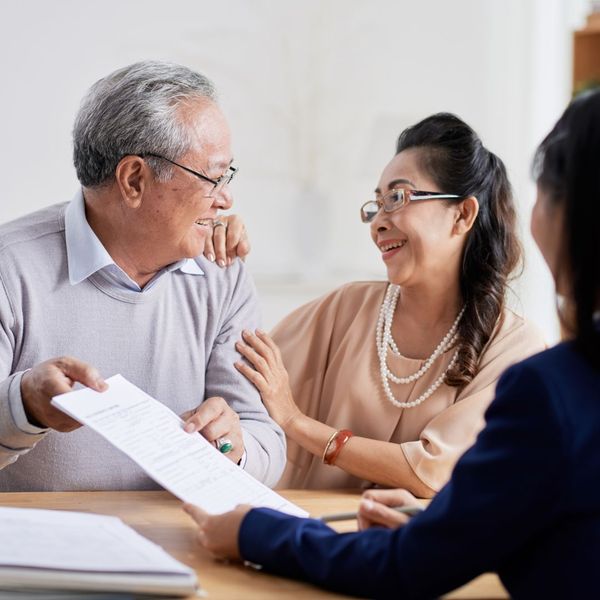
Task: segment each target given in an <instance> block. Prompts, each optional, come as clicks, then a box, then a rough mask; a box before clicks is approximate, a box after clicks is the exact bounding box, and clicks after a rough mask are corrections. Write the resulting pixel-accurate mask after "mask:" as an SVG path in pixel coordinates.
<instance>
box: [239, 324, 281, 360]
mask: <svg viewBox="0 0 600 600" xmlns="http://www.w3.org/2000/svg"><path fill="white" fill-rule="evenodd" d="M242 338H243V339H244V342H246V344H248V345H249V346H250V347H251V348H252V349H253V350H255V351H256V352H257V353H258V354H259V355H260V356H262V357H263V358H264V359H265V360H266V361H267V362H268V363H269V365H272V363H273V362H274V360H273V359H274V358H275V357H274V355H273V350H272V348H271V346H270V345H269V344H268V343H267V342H266V341H263V339H262V338H261V337H259V336H258V334H255V333H252V332H251V331H249V330H247V329H244V331H242Z"/></svg>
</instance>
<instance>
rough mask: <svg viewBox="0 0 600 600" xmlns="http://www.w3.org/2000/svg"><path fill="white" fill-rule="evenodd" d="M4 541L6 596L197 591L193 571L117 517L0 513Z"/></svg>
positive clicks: (0, 552) (0, 573)
mask: <svg viewBox="0 0 600 600" xmlns="http://www.w3.org/2000/svg"><path fill="white" fill-rule="evenodd" d="M0 539H1V543H0V589H3V590H13V591H15V590H17V589H18V590H23V589H29V590H103V591H122V592H134V591H135V592H140V593H155V594H157V593H163V594H176V595H180V596H181V595H189V594H192V593H194V591H195V590H196V583H197V582H196V573H195V572H194V571H193V570H192V569H190V568H189V567H187V566H186V565H184V564H182V563H180V562H179V561H177V560H175V559H174V558H173V557H171V556H169V554H167V553H166V552H165V551H164V550H163V549H162V548H161V547H160V546H158V545H156V544H154V543H153V542H151V541H149V540H147V539H146V538H144V537H143V536H141V535H140V534H139V533H137V532H136V531H134V530H133V529H131V528H130V527H128V526H127V525H125V524H124V523H123V522H122V521H121V520H120V519H118V518H117V517H111V516H104V515H95V514H86V513H78V512H69V511H59V510H37V509H28V508H11V507H0ZM6 593H7V594H8V595H9V596H10V592H9V591H7V592H6ZM79 597H82V595H81V594H80V595H79Z"/></svg>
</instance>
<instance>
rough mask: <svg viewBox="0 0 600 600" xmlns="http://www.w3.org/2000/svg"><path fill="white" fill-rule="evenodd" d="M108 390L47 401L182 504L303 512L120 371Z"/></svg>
mask: <svg viewBox="0 0 600 600" xmlns="http://www.w3.org/2000/svg"><path fill="white" fill-rule="evenodd" d="M106 382H107V383H108V386H109V388H108V390H107V391H105V392H96V391H95V390H92V389H89V388H85V389H82V390H78V391H75V392H69V393H67V394H62V395H60V396H55V397H54V398H53V399H52V404H53V405H54V406H56V407H57V408H59V409H60V410H62V411H63V412H65V413H67V414H68V415H69V416H71V417H72V418H73V419H75V420H77V421H79V422H80V423H82V424H84V425H87V426H88V427H91V428H92V429H94V430H95V431H97V432H98V433H99V434H100V435H102V436H103V437H105V438H106V439H107V440H108V441H109V442H111V443H112V444H113V445H114V446H116V447H117V448H118V449H119V450H121V451H123V452H124V453H125V454H127V456H129V457H130V458H132V459H133V460H134V461H135V462H136V463H137V464H138V465H140V466H141V467H142V468H143V469H144V470H145V471H146V473H148V475H150V477H152V479H154V480H155V481H156V482H157V483H159V484H160V485H162V486H163V487H164V488H166V489H167V490H169V491H170V492H171V493H173V494H175V496H177V497H179V498H181V499H182V500H183V501H185V502H189V503H191V504H196V505H198V506H200V507H201V508H203V509H204V510H205V511H207V512H209V513H213V514H217V513H223V512H226V511H229V510H232V509H233V508H235V507H236V506H237V505H238V504H251V505H252V506H264V507H269V508H274V509H277V510H281V511H283V512H287V513H289V514H292V515H297V516H306V515H307V513H306V511H304V510H302V509H301V508H300V507H298V506H296V505H295V504H292V503H291V502H288V501H287V500H286V499H285V498H283V497H282V496H280V495H279V494H276V493H275V492H274V491H273V490H271V489H270V488H268V487H267V486H265V485H263V484H262V483H260V482H259V481H257V480H256V479H254V477H252V476H251V475H249V474H248V473H246V472H245V471H244V470H243V469H241V468H240V467H238V466H237V465H235V464H234V463H232V462H231V461H230V460H229V459H228V458H226V457H225V456H223V454H221V452H219V451H218V450H217V449H216V448H215V447H214V446H213V445H212V444H210V443H209V442H208V441H207V440H206V439H204V438H203V437H202V436H201V435H200V434H198V433H193V434H190V433H187V432H185V431H184V430H183V426H184V422H183V421H182V420H181V419H180V418H179V417H178V416H177V415H176V414H175V413H174V412H173V411H171V410H170V409H169V408H167V407H166V406H165V405H164V404H161V403H160V402H158V401H157V400H155V399H154V398H152V397H151V396H149V395H148V394H146V393H145V392H143V391H142V390H140V389H139V388H138V387H136V386H135V385H133V384H132V383H130V382H129V381H127V380H126V379H125V378H124V377H123V376H121V375H115V376H114V377H110V378H109V379H107V380H106Z"/></svg>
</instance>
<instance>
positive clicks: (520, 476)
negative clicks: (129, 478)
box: [239, 343, 600, 599]
mask: <svg viewBox="0 0 600 600" xmlns="http://www.w3.org/2000/svg"><path fill="white" fill-rule="evenodd" d="M486 421H487V424H486V427H485V429H484V430H483V431H482V432H481V433H480V434H479V436H478V438H477V441H476V443H475V445H474V446H473V447H472V448H471V449H470V450H468V451H467V452H466V453H465V454H464V455H463V457H462V458H461V459H460V461H459V462H458V464H457V465H456V468H455V469H454V472H453V474H452V479H451V481H450V482H449V483H448V484H447V485H446V486H445V487H444V488H443V489H442V490H441V491H440V492H439V494H438V495H437V496H436V497H435V498H434V499H433V501H432V502H431V504H430V505H429V507H428V508H427V510H426V511H424V512H423V513H421V514H420V515H418V516H416V517H413V518H412V519H411V521H410V522H409V523H408V524H407V525H406V526H404V527H402V528H400V529H395V530H389V529H384V528H372V529H369V530H366V531H363V532H353V533H347V534H337V533H335V532H334V531H333V530H332V529H330V528H329V527H327V526H326V525H324V524H323V523H322V522H320V521H317V520H313V519H298V518H294V517H290V516H286V515H283V514H281V513H278V512H275V511H272V510H268V509H254V510H252V511H250V512H249V513H248V515H247V516H246V517H245V518H244V521H243V522H242V527H241V530H240V536H239V543H240V552H241V554H242V556H243V557H244V558H245V559H246V560H249V561H251V562H253V563H258V564H261V565H263V567H264V568H265V569H266V570H268V571H271V572H273V573H277V574H280V575H284V576H287V577H294V578H298V579H304V580H307V581H310V582H313V583H315V584H318V585H321V586H323V587H326V588H329V589H331V590H334V591H337V592H342V593H345V594H352V595H356V596H364V597H374V598H432V597H436V596H439V595H440V594H443V593H445V592H448V591H450V590H452V589H454V588H456V587H459V586H460V585H462V584H464V583H466V582H468V581H469V580H471V579H472V578H474V577H475V576H477V575H479V574H481V573H483V572H486V571H496V572H497V573H498V574H499V576H500V578H501V580H502V582H503V583H504V585H505V586H506V588H507V589H508V591H509V592H510V594H511V595H512V596H513V597H515V598H528V599H529V598H541V597H543V598H575V597H578V598H579V597H581V598H585V597H600V372H599V371H597V370H594V369H593V368H592V367H591V365H590V364H589V363H588V362H586V361H585V360H584V359H583V358H582V357H581V356H580V355H579V353H578V352H577V351H576V350H575V349H574V347H573V345H572V344H570V343H563V344H560V345H558V346H556V347H554V348H552V349H550V350H547V351H545V352H542V353H540V354H537V355H536V356H533V357H531V358H529V359H527V360H525V361H523V362H521V363H519V364H518V365H515V366H513V367H511V368H510V369H508V371H506V373H505V374H504V375H503V376H502V377H501V378H500V381H499V383H498V386H497V389H496V398H495V400H494V402H492V404H491V405H490V408H489V409H488V411H487V412H486Z"/></svg>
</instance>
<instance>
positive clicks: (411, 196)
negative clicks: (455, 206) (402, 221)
mask: <svg viewBox="0 0 600 600" xmlns="http://www.w3.org/2000/svg"><path fill="white" fill-rule="evenodd" d="M459 198H460V199H462V196H457V195H456V194H442V193H440V192H423V191H419V190H408V189H405V188H398V189H395V190H390V191H389V192H387V193H386V194H383V196H381V198H377V199H376V200H370V201H369V202H365V203H364V204H363V205H362V206H361V207H360V218H361V220H362V222H363V223H370V222H371V221H372V220H373V219H374V218H375V217H376V216H377V213H378V212H379V211H380V210H381V209H382V208H383V210H384V212H386V213H391V212H395V211H397V210H400V209H401V208H403V207H404V206H406V205H407V204H408V203H409V202H419V201H421V200H457V199H459Z"/></svg>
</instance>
